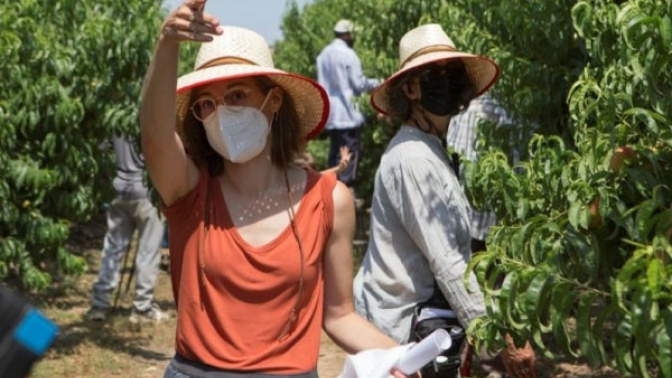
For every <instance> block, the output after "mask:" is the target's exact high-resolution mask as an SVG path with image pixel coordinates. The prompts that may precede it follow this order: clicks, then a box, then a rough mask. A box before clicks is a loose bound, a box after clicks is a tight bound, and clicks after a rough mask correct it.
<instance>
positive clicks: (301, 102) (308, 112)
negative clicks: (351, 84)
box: [176, 26, 329, 140]
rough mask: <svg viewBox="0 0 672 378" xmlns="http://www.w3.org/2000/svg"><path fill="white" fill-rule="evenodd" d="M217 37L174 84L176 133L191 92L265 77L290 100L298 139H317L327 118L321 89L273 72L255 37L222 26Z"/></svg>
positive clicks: (259, 38)
mask: <svg viewBox="0 0 672 378" xmlns="http://www.w3.org/2000/svg"><path fill="white" fill-rule="evenodd" d="M222 29H223V33H222V34H221V35H217V36H213V40H212V41H211V42H205V43H203V44H202V45H201V48H200V49H199V50H198V55H197V56H196V63H195V64H194V71H193V72H191V73H189V74H186V75H184V76H181V77H180V78H179V79H178V80H177V99H176V101H177V103H176V110H177V131H178V133H179V134H180V135H182V136H183V135H184V134H183V129H182V128H183V124H184V119H185V117H186V115H187V112H189V111H190V110H189V108H190V106H191V103H190V100H191V91H192V89H194V88H196V87H199V86H202V85H205V84H208V83H213V82H217V81H221V80H224V79H234V78H244V77H251V76H268V78H270V79H271V80H273V81H274V82H275V83H276V84H278V85H279V86H280V87H282V89H283V90H284V91H285V93H286V94H287V95H288V96H290V97H291V98H292V99H293V100H294V106H295V107H296V112H297V114H298V116H299V123H300V125H301V130H302V137H303V138H305V139H306V140H308V139H310V138H312V137H314V136H315V135H317V134H318V133H319V132H320V131H321V130H322V128H323V127H324V124H325V123H326V122H327V117H328V116H329V102H328V99H327V94H326V92H325V91H324V89H323V88H322V87H321V86H320V85H319V84H317V83H316V82H315V81H313V80H311V79H309V78H307V77H304V76H300V75H296V74H292V73H289V72H285V71H282V70H279V69H276V68H275V67H274V65H273V58H272V56H271V50H270V49H269V47H268V45H267V44H266V41H265V40H264V38H263V37H262V36H260V35H259V34H257V33H255V32H253V31H251V30H248V29H243V28H238V27H233V26H224V27H223V28H222Z"/></svg>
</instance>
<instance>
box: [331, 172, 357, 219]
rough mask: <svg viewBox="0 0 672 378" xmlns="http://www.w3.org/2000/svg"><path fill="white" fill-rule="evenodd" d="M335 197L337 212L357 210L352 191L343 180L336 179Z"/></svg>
mask: <svg viewBox="0 0 672 378" xmlns="http://www.w3.org/2000/svg"><path fill="white" fill-rule="evenodd" d="M332 196H333V199H334V211H335V213H337V214H338V213H340V212H342V211H352V212H354V210H355V205H354V200H353V198H352V193H351V192H350V189H349V188H348V187H347V186H346V185H345V184H344V183H342V182H341V181H338V180H336V185H335V186H334V191H333V192H332Z"/></svg>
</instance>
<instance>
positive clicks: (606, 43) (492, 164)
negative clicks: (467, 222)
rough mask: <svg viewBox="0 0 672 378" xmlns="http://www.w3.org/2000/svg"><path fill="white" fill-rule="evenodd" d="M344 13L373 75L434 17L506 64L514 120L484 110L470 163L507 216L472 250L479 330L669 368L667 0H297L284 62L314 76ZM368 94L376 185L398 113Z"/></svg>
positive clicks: (670, 75)
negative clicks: (379, 108)
mask: <svg viewBox="0 0 672 378" xmlns="http://www.w3.org/2000/svg"><path fill="white" fill-rule="evenodd" d="M339 18H350V19H352V20H354V21H355V23H356V24H357V25H359V26H360V28H361V29H360V30H359V31H358V32H357V44H356V46H355V50H356V51H357V52H358V54H359V56H360V58H361V60H362V64H363V67H364V70H365V72H366V73H367V75H368V76H373V77H387V76H389V75H390V74H392V73H393V72H394V71H395V70H396V69H397V68H398V58H397V54H398V51H397V49H398V41H399V39H400V38H401V36H402V35H403V34H404V33H405V32H406V31H408V30H410V29H411V28H413V27H415V26H417V25H419V24H422V23H426V22H437V23H440V24H442V25H443V27H444V28H445V29H446V31H447V32H448V34H449V35H450V36H451V38H452V39H453V40H454V42H455V43H456V45H457V47H458V49H463V50H466V51H470V52H474V53H479V54H483V55H487V56H489V57H491V58H493V59H494V60H495V61H496V62H497V63H498V64H499V65H500V66H501V68H502V76H501V78H500V80H499V82H498V83H497V85H495V87H494V88H493V90H492V93H493V95H494V97H495V98H497V99H498V100H499V101H500V102H501V103H502V104H503V106H504V107H505V108H506V109H507V110H509V111H510V113H511V115H512V116H513V118H514V119H515V122H514V123H513V124H511V125H500V126H498V127H495V125H490V124H487V123H484V124H483V125H482V131H481V133H480V136H479V141H478V145H477V146H478V149H479V151H480V153H481V158H480V160H479V162H478V163H477V164H469V163H468V162H465V164H466V166H467V167H466V168H467V169H466V174H465V183H466V189H467V194H468V196H469V198H470V200H471V201H472V203H473V204H474V206H475V207H477V208H480V209H490V210H492V211H494V212H495V213H496V214H497V216H498V218H499V223H498V225H497V226H496V227H495V228H493V229H492V230H491V232H490V234H489V237H488V240H487V249H488V250H487V251H485V252H482V253H480V254H479V255H478V256H477V257H475V258H474V260H473V261H472V264H471V267H472V268H473V269H474V270H475V271H476V273H477V276H478V277H479V282H480V283H481V285H482V287H483V289H484V291H485V294H486V296H487V299H488V301H489V303H492V305H491V306H489V308H488V313H487V315H486V316H485V317H483V318H481V319H479V320H478V321H476V322H474V323H472V325H471V327H470V331H471V332H473V333H474V334H475V335H476V336H477V337H476V340H477V341H478V342H479V343H484V344H486V345H487V346H490V347H498V346H501V345H502V340H503V335H504V334H505V333H507V332H508V333H511V334H512V335H514V336H515V339H516V340H517V341H519V342H521V341H522V340H523V339H529V340H530V341H532V343H533V344H534V345H535V346H536V349H537V351H538V352H539V353H544V354H546V355H547V356H549V357H554V356H557V355H572V356H576V357H581V358H584V359H586V360H588V361H589V362H591V363H592V364H594V365H608V366H612V367H614V368H617V369H618V370H619V371H620V372H622V373H623V374H626V375H628V376H630V375H638V376H650V375H657V376H660V377H668V378H669V377H672V247H671V246H670V236H671V234H672V210H671V199H672V197H671V195H672V193H670V188H671V187H672V182H670V181H671V180H672V172H671V170H672V168H671V167H670V159H672V138H671V137H672V134H671V133H672V130H671V128H670V125H671V120H670V115H671V114H672V97H671V96H670V94H671V93H672V67H671V62H672V52H671V50H672V49H671V48H670V47H672V43H671V42H672V20H671V18H672V2H671V1H670V0H665V1H662V0H655V1H654V0H648V1H644V0H631V1H604V0H585V1H576V0H574V1H568V0H562V1H558V2H549V1H545V0H531V1H530V0H525V1H522V0H512V1H506V2H501V1H495V0H452V1H422V0H420V1H392V0H390V1H387V0H339V1H336V0H315V1H314V2H313V3H312V4H311V5H309V6H306V7H304V8H303V9H299V8H298V7H297V6H296V5H290V7H289V8H288V11H287V13H286V14H285V18H284V24H283V30H284V33H285V36H286V39H285V41H283V42H281V43H280V44H279V45H278V46H276V62H277V63H278V65H281V66H282V67H283V68H285V69H289V70H293V71H298V72H301V73H303V74H306V75H309V76H314V75H315V67H314V61H315V57H316V56H317V54H318V53H319V51H320V49H321V48H322V47H323V46H324V45H326V44H327V43H328V42H329V41H330V40H331V38H332V37H333V34H332V32H331V28H332V26H333V25H334V23H335V22H336V21H337V20H338V19H339ZM367 100H368V98H367V96H363V98H362V99H361V104H362V106H363V107H364V108H365V109H367V110H368V111H369V114H370V115H371V120H372V121H371V122H370V124H369V125H367V126H366V128H365V129H364V135H365V141H364V143H365V144H364V157H363V158H364V162H363V164H362V166H361V167H360V168H361V171H360V173H359V177H360V182H359V183H358V185H359V188H358V189H360V195H362V196H364V197H365V198H366V197H370V195H371V181H372V178H373V175H374V172H375V168H376V166H377V163H378V159H379V157H380V153H381V152H382V150H383V149H384V147H385V145H386V144H387V141H388V140H389V138H390V137H391V135H392V134H393V133H394V130H395V129H396V127H397V126H396V125H389V124H386V123H384V122H376V121H375V117H374V115H373V114H372V113H371V109H370V107H368V105H367ZM513 150H515V151H517V152H518V155H519V156H520V160H519V161H513V158H512V157H513V156H514V154H513ZM367 199H368V198H367ZM499 274H503V275H505V277H506V278H505V280H504V283H503V286H502V287H501V288H495V286H494V283H495V281H496V278H497V276H498V275H499Z"/></svg>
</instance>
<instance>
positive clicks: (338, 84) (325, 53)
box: [317, 19, 380, 193]
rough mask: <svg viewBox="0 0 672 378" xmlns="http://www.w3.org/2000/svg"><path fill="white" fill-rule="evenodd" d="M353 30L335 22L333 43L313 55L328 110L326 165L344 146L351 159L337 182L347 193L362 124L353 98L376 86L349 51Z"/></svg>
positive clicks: (346, 22) (333, 163) (356, 160)
mask: <svg viewBox="0 0 672 378" xmlns="http://www.w3.org/2000/svg"><path fill="white" fill-rule="evenodd" d="M354 29H355V27H354V24H353V23H352V21H350V20H345V19H343V20H339V21H338V22H337V23H336V25H335V26H334V40H333V41H332V42H331V43H330V44H329V45H327V46H326V47H325V48H324V49H323V50H322V51H321V52H320V54H319V55H318V56H317V81H318V82H319V83H320V84H321V85H322V86H323V87H324V89H326V91H327V95H328V97H329V105H330V108H331V109H330V111H329V119H328V121H327V124H326V126H325V130H326V131H327V133H328V134H329V139H330V144H329V155H328V158H327V166H329V167H333V166H336V165H337V164H338V163H339V153H340V149H341V147H342V146H347V147H348V149H349V150H350V153H351V154H352V157H351V159H350V163H349V164H348V166H347V168H346V169H345V170H343V171H342V172H340V173H339V174H338V179H339V180H340V181H342V182H343V183H345V184H346V185H347V186H348V187H349V188H350V190H351V191H353V186H354V184H355V179H356V175H357V165H358V164H359V156H360V153H361V149H362V147H361V139H362V137H361V126H362V125H363V124H364V121H365V119H364V115H363V114H362V112H361V111H360V110H359V107H358V105H357V103H356V102H355V101H354V99H355V97H356V96H359V95H361V94H363V93H366V92H370V91H371V90H373V89H374V88H375V87H376V86H378V84H380V80H378V79H371V78H367V77H366V76H364V73H363V72H362V63H361V61H360V60H359V57H358V56H357V53H356V52H355V50H354V49H353V45H354V43H355V33H354ZM353 193H354V191H353Z"/></svg>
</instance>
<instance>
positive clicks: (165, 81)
mask: <svg viewBox="0 0 672 378" xmlns="http://www.w3.org/2000/svg"><path fill="white" fill-rule="evenodd" d="M205 2H206V0H187V1H185V2H184V3H183V4H182V5H180V6H179V7H178V8H177V9H175V10H174V11H173V12H172V13H170V14H169V15H168V17H167V18H166V20H165V21H164V22H163V25H162V26H161V35H160V36H159V39H158V41H157V43H156V47H155V49H154V56H153V58H152V62H151V64H150V67H149V69H148V72H147V76H146V77H145V81H144V83H143V88H142V106H141V108H140V130H141V134H142V152H143V155H144V157H145V162H146V166H147V171H148V172H149V176H150V178H151V180H152V183H153V184H154V187H155V188H156V190H157V191H158V192H159V194H160V195H161V199H162V200H163V202H164V204H166V205H168V206H170V205H171V204H172V203H173V202H175V200H177V199H178V198H180V197H182V196H183V195H185V194H186V193H188V192H189V190H191V189H192V188H194V187H195V186H196V185H197V183H198V169H197V167H196V165H195V164H194V163H193V161H192V160H191V159H190V158H189V157H188V156H187V153H186V151H185V148H184V145H183V144H182V140H181V139H180V137H179V136H178V134H177V131H176V119H175V118H176V117H175V113H176V109H175V99H176V94H175V88H176V87H177V67H178V59H179V52H180V43H182V42H183V41H198V42H205V41H210V40H212V36H211V35H212V34H219V33H221V28H219V21H217V19H215V18H214V17H213V16H211V15H209V14H207V13H204V12H203V8H204V7H205Z"/></svg>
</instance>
